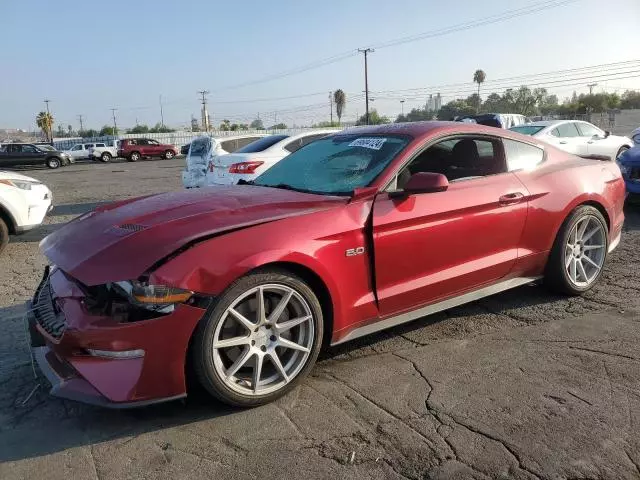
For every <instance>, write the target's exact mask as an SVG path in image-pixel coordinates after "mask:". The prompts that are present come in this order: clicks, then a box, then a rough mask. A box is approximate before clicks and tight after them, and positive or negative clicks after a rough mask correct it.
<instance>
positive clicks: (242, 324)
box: [193, 270, 323, 407]
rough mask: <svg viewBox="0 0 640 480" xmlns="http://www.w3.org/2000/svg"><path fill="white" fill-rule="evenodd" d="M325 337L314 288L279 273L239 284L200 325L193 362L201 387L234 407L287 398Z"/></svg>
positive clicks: (255, 275) (250, 277)
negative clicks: (286, 395)
mask: <svg viewBox="0 0 640 480" xmlns="http://www.w3.org/2000/svg"><path fill="white" fill-rule="evenodd" d="M322 335H323V317H322V309H321V307H320V303H319V302H318V299H317V297H316V295H315V294H314V293H313V291H312V290H311V288H310V287H309V286H308V285H307V284H306V283H305V282H304V281H303V280H301V279H300V278H298V277H296V276H295V275H292V274H289V273H286V272H282V271H279V270H269V271H263V272H259V273H253V274H249V275H247V276H245V277H242V278H240V279H239V280H237V281H236V282H234V283H233V284H232V285H231V286H230V287H229V288H228V289H227V290H226V291H225V292H224V293H223V294H222V296H221V297H219V299H218V300H217V302H216V304H215V306H214V307H213V308H212V309H211V310H210V311H209V312H207V315H206V317H205V318H204V319H203V320H202V321H201V322H200V325H199V326H198V330H197V331H196V334H195V338H194V352H193V363H194V368H195V371H196V374H197V376H198V378H199V380H200V383H201V384H202V385H203V386H204V387H205V388H206V389H207V390H208V391H209V392H210V393H211V394H212V395H214V396H215V397H217V398H219V399H220V400H222V401H223V402H225V403H228V404H230V405H236V406H242V407H251V406H256V405H261V404H264V403H267V402H270V401H272V400H275V399H276V398H278V397H280V396H282V395H284V394H285V393H287V392H288V391H289V390H291V389H292V388H293V387H294V386H295V385H296V384H297V383H298V382H300V380H301V379H302V378H304V377H305V376H306V374H307V373H308V372H309V370H311V368H312V367H313V364H314V363H315V361H316V358H317V356H318V352H319V350H320V346H321V344H322Z"/></svg>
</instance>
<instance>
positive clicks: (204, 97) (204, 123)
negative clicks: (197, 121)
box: [198, 90, 209, 132]
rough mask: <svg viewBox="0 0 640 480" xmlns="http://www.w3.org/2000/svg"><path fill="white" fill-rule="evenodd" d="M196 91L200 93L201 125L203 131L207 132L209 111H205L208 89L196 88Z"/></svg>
mask: <svg viewBox="0 0 640 480" xmlns="http://www.w3.org/2000/svg"><path fill="white" fill-rule="evenodd" d="M198 93H199V94H200V95H202V112H201V113H202V126H203V127H204V130H205V132H209V112H207V95H209V90H198Z"/></svg>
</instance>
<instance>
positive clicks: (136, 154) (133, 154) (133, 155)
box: [131, 152, 140, 162]
mask: <svg viewBox="0 0 640 480" xmlns="http://www.w3.org/2000/svg"><path fill="white" fill-rule="evenodd" d="M131 160H133V161H134V162H135V161H137V160H140V154H138V153H135V152H134V153H132V154H131Z"/></svg>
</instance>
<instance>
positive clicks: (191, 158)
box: [182, 133, 267, 188]
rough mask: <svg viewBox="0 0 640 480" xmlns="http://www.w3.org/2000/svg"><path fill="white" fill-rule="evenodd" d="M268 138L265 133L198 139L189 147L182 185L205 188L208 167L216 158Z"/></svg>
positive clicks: (206, 136)
mask: <svg viewBox="0 0 640 480" xmlns="http://www.w3.org/2000/svg"><path fill="white" fill-rule="evenodd" d="M266 136H267V134H265V133H254V134H247V135H234V136H230V137H220V138H214V137H210V136H208V135H205V136H202V137H197V138H196V139H194V140H193V141H192V142H191V144H190V146H189V151H188V153H187V157H186V159H185V161H186V167H185V169H184V170H183V171H182V184H183V185H184V187H185V188H197V187H203V186H204V185H205V179H206V169H207V166H208V165H209V162H210V161H211V160H212V159H213V158H214V157H217V156H218V155H226V154H228V153H232V152H235V151H237V150H238V149H240V148H242V147H245V146H247V145H249V144H250V143H253V142H255V141H256V140H259V139H261V138H263V137H266Z"/></svg>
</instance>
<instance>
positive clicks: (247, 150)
mask: <svg viewBox="0 0 640 480" xmlns="http://www.w3.org/2000/svg"><path fill="white" fill-rule="evenodd" d="M338 131H339V130H336V129H333V130H310V131H308V132H304V133H299V134H296V135H271V136H269V137H265V138H262V139H260V140H257V141H255V142H253V143H251V144H249V145H247V146H246V147H244V148H241V149H239V150H237V151H236V152H235V153H231V154H229V155H220V156H217V157H213V158H212V159H211V160H210V161H209V164H208V165H207V170H206V185H235V184H236V183H238V181H239V180H245V181H250V180H253V179H254V178H256V177H257V176H258V175H260V174H261V173H264V172H266V171H267V170H269V169H270V168H271V167H273V166H274V165H275V164H276V163H278V162H279V161H280V160H282V159H283V158H284V157H286V156H287V155H289V154H290V153H293V152H295V151H296V150H298V149H299V148H301V147H304V146H305V145H306V144H308V143H311V142H313V141H314V140H317V139H319V138H323V137H326V136H327V135H331V134H333V133H336V132H338Z"/></svg>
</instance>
